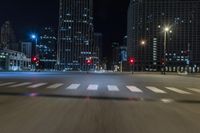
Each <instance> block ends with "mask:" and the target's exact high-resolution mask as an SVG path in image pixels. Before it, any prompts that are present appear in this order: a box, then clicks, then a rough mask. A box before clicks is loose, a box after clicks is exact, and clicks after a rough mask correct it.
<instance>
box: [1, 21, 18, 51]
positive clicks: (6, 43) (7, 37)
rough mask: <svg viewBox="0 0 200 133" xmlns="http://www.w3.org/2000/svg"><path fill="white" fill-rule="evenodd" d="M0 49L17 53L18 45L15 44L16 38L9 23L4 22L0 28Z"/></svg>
mask: <svg viewBox="0 0 200 133" xmlns="http://www.w3.org/2000/svg"><path fill="white" fill-rule="evenodd" d="M0 44H1V46H0V47H1V48H7V49H11V50H15V51H19V45H18V44H17V43H16V37H15V33H14V30H13V28H12V25H11V23H10V22H9V21H6V22H5V23H4V24H3V25H2V26H1V43H0Z"/></svg>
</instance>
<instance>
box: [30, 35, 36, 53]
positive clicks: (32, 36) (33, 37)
mask: <svg viewBox="0 0 200 133" xmlns="http://www.w3.org/2000/svg"><path fill="white" fill-rule="evenodd" d="M31 39H32V40H35V51H34V52H35V54H36V55H37V54H38V53H37V44H38V39H37V36H36V34H32V35H31Z"/></svg>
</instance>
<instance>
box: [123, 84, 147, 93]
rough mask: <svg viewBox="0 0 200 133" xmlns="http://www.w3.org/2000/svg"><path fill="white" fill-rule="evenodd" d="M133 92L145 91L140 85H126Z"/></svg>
mask: <svg viewBox="0 0 200 133" xmlns="http://www.w3.org/2000/svg"><path fill="white" fill-rule="evenodd" d="M126 87H127V88H128V89H129V90H130V91H131V92H137V93H142V92H143V91H142V90H140V89H139V88H138V87H136V86H126Z"/></svg>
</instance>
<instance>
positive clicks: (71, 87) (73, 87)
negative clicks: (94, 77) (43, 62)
mask: <svg viewBox="0 0 200 133" xmlns="http://www.w3.org/2000/svg"><path fill="white" fill-rule="evenodd" d="M79 86H80V84H71V85H70V86H68V87H67V89H68V90H76V89H78V87H79Z"/></svg>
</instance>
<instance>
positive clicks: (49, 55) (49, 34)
mask: <svg viewBox="0 0 200 133" xmlns="http://www.w3.org/2000/svg"><path fill="white" fill-rule="evenodd" d="M56 44H57V39H56V34H55V31H54V29H53V28H51V27H45V28H43V29H42V31H41V36H40V45H38V46H37V49H38V50H39V58H40V66H41V69H54V67H55V64H56V58H57V56H56V52H57V51H56V47H57V45H56Z"/></svg>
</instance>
